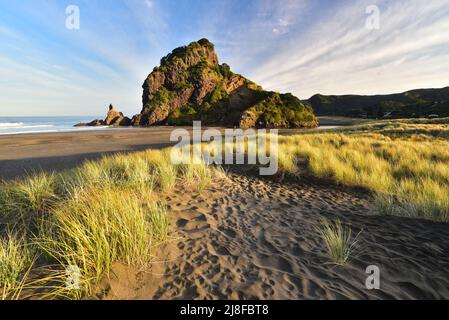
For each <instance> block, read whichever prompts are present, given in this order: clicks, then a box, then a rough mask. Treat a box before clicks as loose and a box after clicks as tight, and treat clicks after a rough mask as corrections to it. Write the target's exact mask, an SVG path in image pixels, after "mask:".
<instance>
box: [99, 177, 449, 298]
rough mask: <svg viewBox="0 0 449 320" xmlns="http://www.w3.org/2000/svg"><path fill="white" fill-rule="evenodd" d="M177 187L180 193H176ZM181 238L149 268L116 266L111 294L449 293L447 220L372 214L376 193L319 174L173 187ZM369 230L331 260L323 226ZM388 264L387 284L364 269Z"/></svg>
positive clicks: (108, 284)
mask: <svg viewBox="0 0 449 320" xmlns="http://www.w3.org/2000/svg"><path fill="white" fill-rule="evenodd" d="M173 194H176V195H174V196H173ZM167 201H168V204H169V206H170V207H171V210H172V217H171V219H172V222H171V234H172V235H173V238H172V239H171V240H170V241H169V242H168V243H167V244H165V245H164V246H163V247H161V248H159V252H158V256H159V257H161V259H162V260H163V261H159V262H156V263H154V264H153V265H152V268H151V270H150V271H146V272H134V271H133V270H130V269H128V268H126V267H123V266H115V268H114V274H112V275H111V278H110V279H108V280H105V281H104V283H103V288H102V291H103V293H102V294H99V297H101V298H105V299H118V298H119V299H447V298H449V280H448V279H449V269H448V268H447V267H448V266H449V255H448V253H449V228H448V227H447V225H445V224H440V223H435V222H429V221H423V220H414V219H405V218H397V217H381V216H376V215H373V213H372V210H371V207H370V197H369V195H367V194H364V193H362V192H357V191H354V190H342V188H340V187H335V186H323V185H319V184H316V183H313V182H304V183H294V184H290V183H286V182H282V183H277V182H273V181H268V180H260V179H259V178H251V177H244V176H239V175H236V174H231V175H230V177H229V180H228V181H227V183H225V184H221V185H216V186H214V187H213V188H211V189H210V190H208V191H207V192H204V193H203V194H187V193H185V192H184V191H183V190H178V192H176V193H171V196H168V197H167ZM322 217H326V218H328V219H336V218H337V217H338V218H340V219H341V221H342V222H343V223H344V224H347V225H350V226H351V227H352V229H353V231H354V232H359V231H360V230H362V229H363V232H362V234H361V236H360V242H359V245H358V247H357V248H356V250H355V252H354V254H355V257H354V258H353V259H352V260H351V261H350V263H349V264H348V265H346V266H344V267H341V266H336V265H334V264H332V263H331V261H330V258H329V256H328V255H327V252H326V250H325V247H324V244H323V243H322V241H321V239H320V237H319V236H318V234H317V232H316V229H315V227H316V226H317V225H319V223H320V219H321V218H322ZM372 264H375V265H377V266H379V268H380V270H381V287H380V290H374V291H370V290H367V289H366V287H365V280H366V277H367V275H366V274H365V269H366V267H367V266H368V265H372Z"/></svg>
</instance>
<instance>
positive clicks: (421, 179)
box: [279, 121, 449, 222]
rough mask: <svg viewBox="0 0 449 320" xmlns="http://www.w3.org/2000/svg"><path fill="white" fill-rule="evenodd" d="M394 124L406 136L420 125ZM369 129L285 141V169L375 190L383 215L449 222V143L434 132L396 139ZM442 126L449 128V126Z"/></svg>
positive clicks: (282, 167) (282, 152) (282, 147)
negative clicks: (410, 130) (368, 131)
mask: <svg viewBox="0 0 449 320" xmlns="http://www.w3.org/2000/svg"><path fill="white" fill-rule="evenodd" d="M394 124H395V125H396V126H400V127H402V128H403V129H404V132H409V131H408V130H407V128H408V127H407V126H419V125H420V124H419V123H416V121H415V122H413V123H412V124H410V125H407V124H404V123H400V122H397V121H395V122H394ZM423 125H425V126H426V127H427V126H429V124H423ZM367 126H368V125H362V126H359V127H360V128H362V129H360V130H355V129H354V128H348V129H345V130H346V131H344V130H340V131H341V132H339V133H327V132H321V133H318V132H316V133H306V134H302V135H296V136H289V137H280V138H279V155H280V156H279V166H280V170H281V171H282V172H284V173H287V174H290V175H295V176H299V177H300V176H304V175H313V176H316V177H318V178H321V179H327V180H333V181H335V182H337V183H339V184H343V185H348V186H354V187H363V188H365V189H368V190H371V191H372V192H373V193H374V195H375V205H376V209H377V210H378V212H379V213H381V214H394V215H401V216H408V217H419V218H426V219H431V220H435V221H443V222H449V192H448V191H447V190H449V141H448V140H447V139H445V138H441V135H435V132H434V131H433V130H430V129H429V128H427V129H428V130H427V133H426V134H423V133H422V132H424V131H421V132H420V133H419V134H407V133H404V134H402V135H399V136H397V134H396V133H395V134H392V133H391V131H386V132H383V133H382V131H379V132H377V133H367V132H366V130H367V129H366V128H367ZM371 126H375V125H373V124H372V125H371ZM377 126H378V127H379V128H385V124H383V123H382V124H379V125H377ZM437 126H438V130H440V129H441V128H440V126H445V128H446V129H447V130H449V125H448V124H438V125H437Z"/></svg>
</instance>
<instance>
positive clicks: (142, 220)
mask: <svg viewBox="0 0 449 320" xmlns="http://www.w3.org/2000/svg"><path fill="white" fill-rule="evenodd" d="M142 199H143V197H142V196H141V195H139V194H138V193H137V192H135V191H134V190H131V189H121V188H116V187H106V188H103V189H96V188H95V189H87V190H86V191H85V192H84V193H83V194H82V195H80V196H77V197H75V198H72V199H70V200H68V201H67V202H66V203H65V204H64V205H63V206H61V207H60V208H58V209H56V210H54V211H53V213H52V216H51V217H50V218H49V219H48V220H47V221H46V224H44V225H43V227H42V229H41V233H40V235H39V238H38V239H37V241H36V242H37V244H38V246H39V247H40V249H41V250H42V251H43V252H45V253H46V254H47V255H49V256H50V257H52V258H53V259H55V260H56V261H57V262H58V263H59V264H60V265H61V266H70V265H73V266H77V267H78V268H79V269H80V271H81V283H82V284H83V288H82V290H83V291H84V292H85V293H87V294H90V293H92V292H91V289H92V288H91V286H90V284H91V283H98V282H99V281H100V279H101V278H102V276H103V275H104V274H105V273H107V272H108V271H109V270H110V269H111V267H112V264H113V263H114V262H121V263H124V264H127V265H133V266H144V265H146V264H147V263H148V262H149V261H150V255H151V249H152V243H153V239H165V237H166V236H167V228H168V216H167V211H166V209H165V207H162V206H160V205H158V204H155V203H143V202H142Z"/></svg>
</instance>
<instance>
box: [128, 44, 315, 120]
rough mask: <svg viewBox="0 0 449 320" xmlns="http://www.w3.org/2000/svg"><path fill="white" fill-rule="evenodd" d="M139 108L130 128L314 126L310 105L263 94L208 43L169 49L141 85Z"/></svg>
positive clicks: (290, 98) (282, 95)
mask: <svg viewBox="0 0 449 320" xmlns="http://www.w3.org/2000/svg"><path fill="white" fill-rule="evenodd" d="M142 87H143V96H142V102H143V108H142V111H141V113H140V114H139V115H136V116H134V118H133V120H132V122H133V124H134V125H144V126H146V125H163V124H169V125H191V124H192V121H193V120H202V121H203V124H205V125H219V126H232V127H234V126H239V127H243V128H249V127H271V128H298V127H315V126H317V125H318V121H317V119H316V117H315V116H314V114H313V111H312V109H311V108H310V107H308V106H306V105H305V104H303V103H302V102H301V101H300V100H299V99H298V98H296V97H294V96H293V95H291V94H279V93H276V92H268V91H263V90H262V88H261V87H260V86H258V85H256V84H255V83H254V82H252V81H250V80H248V79H246V78H245V77H243V76H241V75H239V74H235V73H233V72H232V71H231V69H230V67H229V66H228V65H227V64H221V65H220V64H219V62H218V57H217V55H216V53H215V50H214V45H213V44H212V43H211V42H209V40H207V39H201V40H199V41H198V42H192V43H191V44H189V45H188V46H186V47H180V48H177V49H175V50H173V52H172V53H170V54H169V55H167V56H166V57H164V58H162V60H161V65H160V66H159V67H156V68H154V70H153V72H152V73H150V75H149V76H148V77H147V79H146V80H145V82H144V84H143V86H142Z"/></svg>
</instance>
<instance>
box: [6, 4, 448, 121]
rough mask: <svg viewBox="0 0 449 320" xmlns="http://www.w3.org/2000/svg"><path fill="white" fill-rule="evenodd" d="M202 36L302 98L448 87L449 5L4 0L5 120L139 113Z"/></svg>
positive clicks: (262, 78) (235, 63) (265, 82)
mask: <svg viewBox="0 0 449 320" xmlns="http://www.w3.org/2000/svg"><path fill="white" fill-rule="evenodd" d="M69 5H77V6H78V7H79V9H80V29H79V30H68V29H67V28H66V18H67V15H66V7H67V6H69ZM369 5H376V6H377V7H378V8H379V10H380V21H379V27H380V28H379V29H370V28H367V27H366V20H367V18H369V17H370V14H367V13H366V8H367V6H369ZM203 37H207V38H209V39H210V40H211V41H212V42H214V43H215V45H216V50H217V53H218V55H219V58H220V60H221V62H226V63H228V64H230V65H231V68H232V69H233V70H234V71H235V72H238V73H241V74H243V75H245V76H247V77H248V78H250V79H251V80H253V81H255V82H257V83H259V84H261V85H262V86H263V87H264V88H265V89H270V90H276V91H281V92H292V93H294V94H295V95H297V96H299V97H300V98H309V97H310V96H311V95H313V94H315V93H323V94H345V93H356V94H374V93H390V92H400V91H405V90H409V89H414V88H422V87H426V88H427V87H444V86H449V0H426V1H423V0H338V1H337V0H323V1H320V0H280V1H274V0H245V1H242V0H210V1H205V0H121V1H120V0H85V1H75V0H70V1H64V0H53V1H50V0H47V1H44V0H21V1H16V0H2V1H1V2H0V116H13V115H103V114H104V113H105V111H106V107H107V105H108V104H109V103H114V104H115V105H116V106H117V107H118V109H120V110H122V111H123V112H124V113H126V114H128V115H133V114H136V113H138V112H140V109H141V95H142V89H141V85H142V83H143V81H144V79H145V78H146V76H147V75H148V73H149V72H151V70H152V69H153V67H154V66H156V65H158V64H159V60H160V58H161V57H162V56H164V55H166V54H167V53H168V52H170V51H171V50H172V49H173V48H175V47H178V46H180V45H185V44H188V43H189V42H191V41H194V40H198V39H200V38H203Z"/></svg>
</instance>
